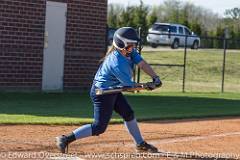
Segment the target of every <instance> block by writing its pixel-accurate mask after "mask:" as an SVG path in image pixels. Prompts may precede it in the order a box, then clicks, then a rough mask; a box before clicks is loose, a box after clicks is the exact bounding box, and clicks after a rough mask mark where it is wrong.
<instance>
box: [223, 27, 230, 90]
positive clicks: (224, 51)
mask: <svg viewBox="0 0 240 160" xmlns="http://www.w3.org/2000/svg"><path fill="white" fill-rule="evenodd" d="M229 37H230V35H229V31H228V28H225V29H224V36H223V65H222V90H221V91H222V93H223V92H224V81H225V64H226V50H227V39H228V38H229Z"/></svg>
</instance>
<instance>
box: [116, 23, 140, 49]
mask: <svg viewBox="0 0 240 160" xmlns="http://www.w3.org/2000/svg"><path fill="white" fill-rule="evenodd" d="M139 41H140V38H139V37H138V34H137V32H136V31H135V30H134V29H133V28H132V27H122V28H119V29H118V30H117V31H116V32H115V33H114V36H113V45H114V47H116V48H117V49H120V50H122V49H124V48H126V47H127V46H128V45H129V44H136V45H137V44H138V42H139Z"/></svg>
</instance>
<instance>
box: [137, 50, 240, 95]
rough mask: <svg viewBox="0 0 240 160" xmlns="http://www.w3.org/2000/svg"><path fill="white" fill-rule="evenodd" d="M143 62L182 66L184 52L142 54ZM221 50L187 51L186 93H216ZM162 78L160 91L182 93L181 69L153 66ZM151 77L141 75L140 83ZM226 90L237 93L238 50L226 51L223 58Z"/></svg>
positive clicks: (239, 85)
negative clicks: (224, 59)
mask: <svg viewBox="0 0 240 160" xmlns="http://www.w3.org/2000/svg"><path fill="white" fill-rule="evenodd" d="M142 55H143V57H144V59H145V60H146V61H147V62H149V63H161V64H183V56H184V52H183V50H166V51H164V50H163V51H157V52H143V53H142ZM222 63H223V50H217V49H204V50H203V49H199V50H197V51H196V50H190V49H189V50H188V52H187V66H186V91H191V92H199V91H200V92H219V91H221V82H222ZM153 68H154V70H156V72H157V73H158V74H159V75H160V76H161V77H162V78H163V82H164V84H165V85H164V86H163V88H162V91H181V90H182V79H183V75H182V73H183V68H180V67H165V66H162V67H153ZM149 80H150V78H149V77H148V76H147V75H146V74H144V73H143V72H141V81H142V82H146V81H149ZM225 91H227V92H239V91H240V50H228V51H227V57H226V72H225Z"/></svg>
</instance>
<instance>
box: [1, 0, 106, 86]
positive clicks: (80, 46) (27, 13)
mask: <svg viewBox="0 0 240 160" xmlns="http://www.w3.org/2000/svg"><path fill="white" fill-rule="evenodd" d="M54 1H58V2H66V3H68V13H67V28H66V46H65V67H64V89H65V90H73V89H74V90H75V89H76V90H85V89H88V88H89V87H90V84H91V81H92V78H93V76H94V73H95V72H96V69H97V67H98V60H99V59H100V57H102V56H103V54H104V52H105V34H106V29H105V27H106V16H107V0H93V1H88V0H54ZM45 11H46V1H45V0H11V1H10V0H1V1H0V90H5V89H6V90H11V89H14V90H15V89H17V90H19V89H24V90H26V89H29V90H41V85H42V84H41V83H42V64H43V42H44V28H45Z"/></svg>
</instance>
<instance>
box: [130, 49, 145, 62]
mask: <svg viewBox="0 0 240 160" xmlns="http://www.w3.org/2000/svg"><path fill="white" fill-rule="evenodd" d="M131 58H132V61H133V63H134V64H138V63H139V62H141V61H142V60H143V58H142V56H141V55H140V54H139V52H138V51H137V50H136V49H134V50H133V52H132V54H131Z"/></svg>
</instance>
